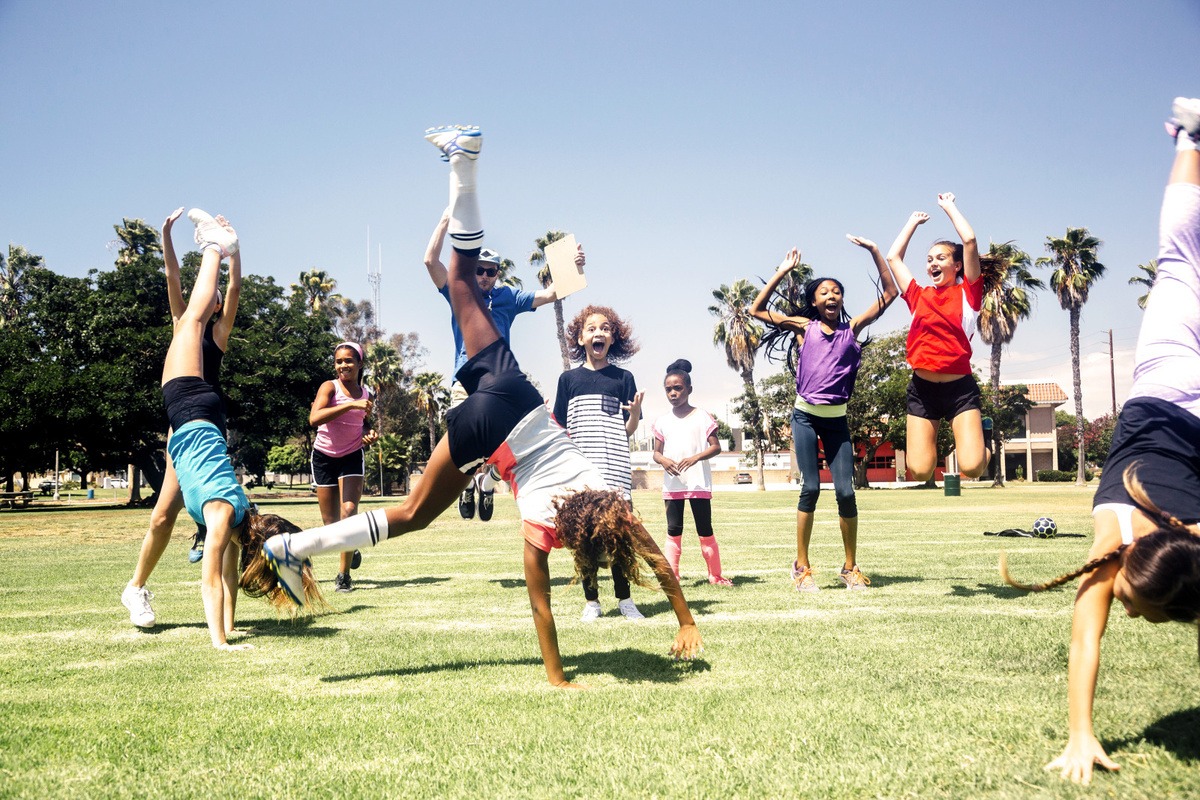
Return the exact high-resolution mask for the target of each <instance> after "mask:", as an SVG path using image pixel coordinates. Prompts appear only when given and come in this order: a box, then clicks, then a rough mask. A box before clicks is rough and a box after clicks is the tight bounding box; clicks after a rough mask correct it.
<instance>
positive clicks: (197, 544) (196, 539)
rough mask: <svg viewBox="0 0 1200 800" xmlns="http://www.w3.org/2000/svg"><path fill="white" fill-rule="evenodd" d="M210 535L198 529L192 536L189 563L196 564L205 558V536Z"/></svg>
mask: <svg viewBox="0 0 1200 800" xmlns="http://www.w3.org/2000/svg"><path fill="white" fill-rule="evenodd" d="M206 533H208V532H207V531H205V530H200V529H199V528H197V529H196V532H195V533H194V534H193V535H192V549H191V550H188V563H189V564H195V563H196V562H197V561H200V560H201V559H203V558H204V536H205V534H206Z"/></svg>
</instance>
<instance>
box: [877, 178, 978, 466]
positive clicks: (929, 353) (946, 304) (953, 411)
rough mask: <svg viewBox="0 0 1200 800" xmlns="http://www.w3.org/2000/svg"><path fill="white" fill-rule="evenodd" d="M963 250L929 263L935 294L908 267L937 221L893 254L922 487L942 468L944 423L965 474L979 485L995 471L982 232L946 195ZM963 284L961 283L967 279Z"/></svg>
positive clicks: (939, 247) (943, 249)
mask: <svg viewBox="0 0 1200 800" xmlns="http://www.w3.org/2000/svg"><path fill="white" fill-rule="evenodd" d="M938 205H939V206H941V207H942V210H943V211H945V212H946V216H948V217H949V218H950V222H951V223H952V224H953V225H954V230H955V231H956V232H957V233H958V236H959V238H960V239H962V244H958V243H956V242H950V241H944V240H943V241H940V242H934V245H933V247H931V248H930V249H929V253H928V255H926V256H925V265H926V266H925V269H926V272H927V273H928V274H929V277H930V279H931V280H932V281H933V286H919V285H917V282H916V281H915V280H913V275H912V272H910V271H909V269H908V267H906V266H905V265H904V252H905V250H907V249H908V243H909V241H910V240H911V239H912V236H913V233H915V232H916V230H917V226H918V225H922V224H924V223H925V222H926V221H928V219H929V215H928V214H926V213H925V212H923V211H915V212H913V214H912V216H910V217H909V218H908V222H906V223H905V224H904V228H903V230H901V231H900V235H899V236H897V237H896V241H895V242H893V243H892V248H891V250H889V251H888V256H887V261H888V266H889V267H891V268H892V274H893V275H895V277H896V286H897V287H898V288H899V289H900V296H901V297H903V298H904V302H905V303H907V304H908V309H909V311H911V312H912V325H911V326H910V327H909V329H908V343H907V350H908V363H909V366H911V367H912V368H913V377H912V380H911V381H910V382H909V384H908V451H907V456H908V469H909V470H910V471H911V472H912V473H913V475H914V477H915V478H916V479H917V480H919V481H927V480H929V478H930V477H932V476H933V470H934V467H935V466H936V465H937V429H938V423H940V422H941V421H942V420H943V419H948V420H950V426H951V428H952V429H953V430H954V450H955V453H956V454H957V457H958V467H959V471H960V472H961V473H962V474H963V475H966V476H967V477H968V478H977V477H979V476H980V475H982V474H983V471H984V469H985V468H986V467H987V462H988V452H987V448H986V446H985V444H984V440H983V420H982V417H981V414H980V395H979V384H978V383H976V381H975V376H974V375H972V374H971V339H972V337H973V336H974V335H975V324H976V320H977V318H978V315H979V307H980V304H981V303H982V301H983V280H982V278H981V269H980V264H979V245H978V244H977V243H976V242H975V231H974V230H973V229H972V228H971V224H970V223H969V222H967V219H966V217H964V216H963V215H962V212H961V211H959V210H958V206H956V205H955V204H954V195H953V194H951V193H950V192H946V193H944V194H939V195H938ZM960 278H961V279H962V280H961V281H960V280H959V279H960Z"/></svg>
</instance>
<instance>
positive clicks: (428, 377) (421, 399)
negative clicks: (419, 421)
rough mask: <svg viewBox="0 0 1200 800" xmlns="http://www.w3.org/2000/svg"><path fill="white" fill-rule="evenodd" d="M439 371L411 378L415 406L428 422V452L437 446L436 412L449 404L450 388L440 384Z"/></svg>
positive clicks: (431, 453) (431, 451)
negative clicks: (414, 394)
mask: <svg viewBox="0 0 1200 800" xmlns="http://www.w3.org/2000/svg"><path fill="white" fill-rule="evenodd" d="M442 381H443V378H442V374H441V373H440V372H422V373H420V374H419V375H417V376H416V377H415V378H413V392H415V393H416V402H417V408H418V409H419V410H420V411H422V412H424V414H425V421H426V422H427V423H428V424H429V454H430V455H433V448H435V447H436V446H437V417H438V412H439V411H440V410H441V409H442V408H445V407H446V406H449V405H450V390H449V389H447V388H446V387H445V386H443V385H442Z"/></svg>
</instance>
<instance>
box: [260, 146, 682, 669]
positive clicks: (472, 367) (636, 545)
mask: <svg viewBox="0 0 1200 800" xmlns="http://www.w3.org/2000/svg"><path fill="white" fill-rule="evenodd" d="M425 138H426V139H427V140H429V141H430V142H431V143H432V144H433V145H434V146H435V147H437V148H438V149H439V150H441V151H442V153H443V155H444V156H445V158H446V160H448V161H449V162H450V170H451V176H450V219H449V223H448V232H449V237H450V241H451V243H452V245H453V247H454V249H453V251H452V253H451V256H450V270H449V274H448V282H447V289H448V290H449V295H450V305H451V308H452V309H453V311H454V316H455V319H456V320H457V321H458V325H459V328H460V330H461V331H462V335H463V345H464V347H465V349H466V353H467V362H466V363H465V364H464V365H463V367H462V368H461V369H460V370H459V371H458V373H457V375H456V376H455V378H456V380H457V381H458V382H459V383H461V384H462V386H463V388H465V389H466V391H467V399H466V400H464V401H463V402H462V403H460V404H458V405H457V406H455V407H454V408H452V409H450V411H449V412H447V414H446V435H445V436H444V437H443V438H442V440H441V441H440V442H439V443H438V445H437V447H435V448H434V450H433V454H432V455H431V456H430V458H429V465H428V466H427V467H426V469H425V474H424V475H423V476H422V478H421V481H420V483H418V484H417V485H416V487H414V489H413V491H412V493H411V494H409V496H408V499H407V501H406V502H404V503H403V504H402V505H398V506H392V507H390V508H386V509H377V510H375V511H370V512H368V513H366V514H358V515H355V516H352V517H349V518H347V519H343V520H341V521H339V522H335V523H333V524H331V525H326V526H324V527H320V528H314V529H312V530H308V531H303V532H298V533H284V534H281V535H279V536H274V537H272V538H271V539H268V540H267V542H266V543H265V544H264V545H263V551H262V552H263V556H264V558H265V559H266V561H267V563H268V565H269V566H270V568H271V570H272V571H273V572H274V573H275V577H277V578H278V579H279V580H280V582H281V583H282V585H283V586H284V587H285V588H286V589H287V590H288V592H289V595H290V596H291V599H292V601H293V602H295V603H296V604H297V605H301V604H304V603H305V598H304V595H303V592H302V590H301V584H300V579H301V574H302V572H301V571H302V570H303V568H304V565H305V564H306V563H307V559H308V557H309V556H313V555H317V554H319V553H325V552H333V551H336V552H345V551H348V550H350V551H352V550H355V549H358V548H361V547H368V546H374V545H376V544H379V543H380V542H381V541H383V540H385V539H389V538H394V537H398V536H402V535H403V534H405V533H409V532H411V531H418V530H422V529H423V528H426V527H428V526H429V524H430V523H432V522H433V521H434V520H435V519H437V517H438V515H439V514H441V513H442V512H443V511H445V510H446V509H447V508H449V507H450V506H451V505H452V504H454V502H455V501H456V500H457V499H458V497H459V495H460V494H461V493H462V491H463V489H465V488H466V487H467V485H468V483H469V482H470V481H471V476H472V475H473V474H474V472H475V470H476V468H477V467H479V466H480V465H481V464H485V463H486V464H488V465H490V466H491V467H492V468H493V469H494V471H496V472H498V473H499V476H500V478H501V479H503V480H505V481H507V482H508V483H509V484H510V485H511V486H512V487H513V493H514V495H515V496H516V500H517V508H518V510H519V511H520V514H521V520H522V523H521V527H522V532H523V533H524V538H525V556H524V564H525V584H526V588H527V589H528V591H529V604H530V607H531V608H532V611H533V622H534V627H535V628H536V629H537V636H538V645H539V647H540V648H541V653H542V661H543V663H544V664H545V667H546V676H547V678H548V679H549V680H550V683H551V684H553V685H554V686H556V687H559V688H579V687H578V686H577V685H576V684H574V683H571V682H570V681H568V680H567V677H566V674H565V672H564V670H563V664H562V656H561V655H560V653H559V649H558V634H557V632H556V629H555V625H554V615H553V614H552V613H551V610H550V569H549V565H548V557H549V553H550V551H551V550H552V549H553V548H555V547H564V546H565V547H569V548H571V549H572V550H573V551H574V552H575V568H576V578H578V577H579V576H580V575H585V576H586V575H595V573H596V569H597V567H598V566H600V565H605V564H607V563H608V562H611V563H613V564H614V565H615V566H617V568H618V569H619V570H620V571H621V572H622V574H623V575H624V577H625V578H627V579H628V580H629V581H631V582H633V583H638V584H640V585H643V586H644V585H647V583H648V577H647V576H644V575H643V573H642V570H641V567H640V564H645V565H646V566H648V567H649V568H650V570H651V572H653V574H654V575H655V577H656V578H657V579H658V584H659V586H660V587H661V588H662V589H663V591H664V592H665V593H666V595H667V598H668V599H669V600H670V602H671V608H672V609H673V610H674V612H675V616H676V618H677V619H678V620H679V632H678V633H677V634H676V636H675V641H674V643H673V644H672V645H671V647H670V653H671V654H672V655H674V656H675V657H676V658H684V659H690V658H692V657H694V656H695V655H697V654H698V653H699V652H700V651H701V649H702V643H701V639H700V632H699V631H698V630H697V629H696V622H695V620H694V619H693V618H692V613H691V611H690V610H689V609H688V606H687V602H686V601H685V600H684V598H683V592H682V591H681V590H680V588H679V582H678V581H677V580H676V579H675V575H674V573H672V572H671V569H670V567H668V566H667V563H666V560H665V559H664V558H663V557H662V553H661V552H659V550H658V547H657V546H656V545H655V544H654V540H653V539H652V538H651V537H650V534H649V533H648V532H647V531H646V529H645V527H644V526H643V525H642V524H641V522H639V521H638V519H637V518H636V517H635V516H634V515H633V511H632V509H630V507H629V504H628V503H627V502H626V501H625V498H624V497H623V496H622V494H621V493H619V492H614V491H610V490H609V487H608V484H606V483H605V481H604V478H603V476H602V475H601V474H600V473H599V472H598V471H597V470H596V468H595V467H594V466H593V465H592V464H591V462H590V461H588V459H587V458H586V457H585V456H584V455H583V452H582V451H580V449H579V447H577V446H576V445H575V443H574V442H572V441H571V439H570V437H569V436H567V432H566V431H565V430H563V427H562V426H561V425H559V424H558V423H557V422H555V421H554V417H553V416H551V414H550V411H549V409H547V408H546V404H545V401H544V400H543V399H542V396H541V395H540V394H539V393H538V391H537V389H536V388H534V386H533V384H532V383H530V381H529V378H527V377H526V376H525V374H524V373H523V372H522V371H521V368H520V365H519V364H518V363H517V360H516V357H515V356H514V355H513V353H512V351H511V350H510V349H509V347H508V343H507V342H506V341H505V340H504V339H503V338H501V336H500V333H499V332H498V331H497V329H496V325H495V323H494V322H493V320H492V316H491V314H490V313H489V312H488V309H487V306H486V305H485V304H484V299H483V294H482V292H481V290H480V288H479V284H478V282H477V281H476V268H477V267H478V265H479V253H480V248H481V247H482V246H483V223H482V221H481V217H480V213H479V201H478V197H477V193H476V178H475V173H476V159H477V158H478V157H479V151H480V149H481V146H482V135H481V134H480V132H479V129H478V128H459V127H445V128H435V129H431V130H430V131H428V133H427V135H426V137H425Z"/></svg>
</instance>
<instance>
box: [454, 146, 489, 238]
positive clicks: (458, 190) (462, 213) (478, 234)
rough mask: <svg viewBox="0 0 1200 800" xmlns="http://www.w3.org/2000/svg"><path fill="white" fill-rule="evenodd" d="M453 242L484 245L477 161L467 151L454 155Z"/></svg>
mask: <svg viewBox="0 0 1200 800" xmlns="http://www.w3.org/2000/svg"><path fill="white" fill-rule="evenodd" d="M447 231H448V233H449V234H450V244H451V245H453V246H454V247H455V248H457V249H458V250H478V249H479V248H481V247H483V217H482V215H481V214H480V213H479V196H478V195H477V194H476V193H475V162H474V161H472V160H471V159H469V158H467V157H466V156H464V155H461V154H459V155H454V156H451V157H450V226H449V228H447Z"/></svg>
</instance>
